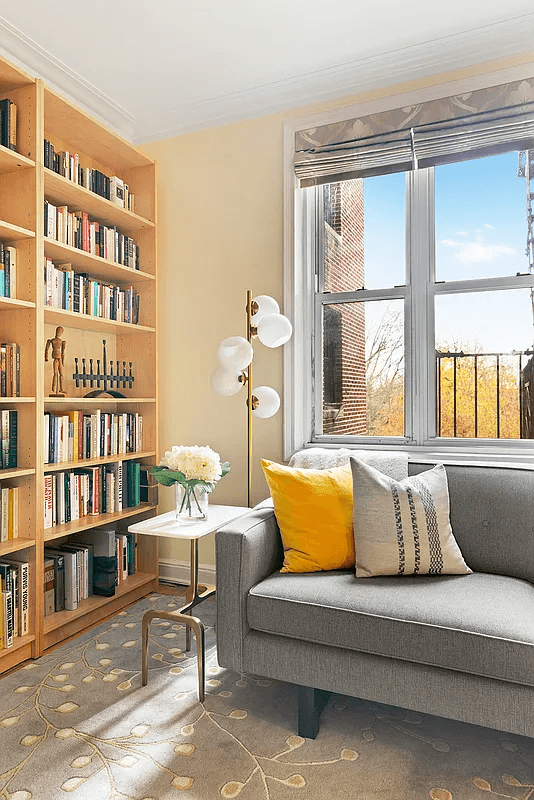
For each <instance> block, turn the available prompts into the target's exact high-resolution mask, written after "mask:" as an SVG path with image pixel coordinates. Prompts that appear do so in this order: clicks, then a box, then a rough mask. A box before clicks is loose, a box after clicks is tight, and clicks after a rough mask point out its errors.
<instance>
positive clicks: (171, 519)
mask: <svg viewBox="0 0 534 800" xmlns="http://www.w3.org/2000/svg"><path fill="white" fill-rule="evenodd" d="M249 511H250V508H245V507H244V506H215V505H210V506H208V518H207V519H206V520H204V521H203V522H179V521H178V520H177V519H176V512H175V511H169V512H167V513H166V514H159V515H158V516H157V517H151V518H150V519H146V520H143V521H142V522H137V523H136V524H135V525H130V526H129V528H128V531H129V532H130V533H137V534H143V535H148V536H164V537H165V538H168V539H189V540H190V542H191V559H190V565H189V576H190V577H189V586H188V587H187V589H186V594H185V597H186V603H185V605H183V606H182V607H181V608H179V609H178V610H177V611H147V612H145V614H144V615H143V631H142V640H141V647H142V682H143V686H146V684H147V682H148V636H149V632H150V623H151V622H152V620H153V619H167V620H171V621H172V622H176V621H179V622H182V623H183V624H184V625H185V629H186V646H185V649H186V651H188V650H190V649H191V629H193V633H194V635H195V641H196V645H197V666H198V694H199V699H200V702H203V701H204V671H205V652H204V625H203V624H202V621H201V620H200V619H198V618H197V617H193V616H192V615H191V611H192V609H193V608H194V607H195V606H196V605H198V603H200V602H201V601H202V600H205V599H206V598H207V597H211V595H213V594H215V586H213V585H203V584H200V585H199V583H198V540H199V539H201V538H202V537H203V536H207V535H208V534H210V533H214V532H215V531H217V530H218V529H219V528H222V527H224V525H228V524H229V523H230V522H233V521H234V520H236V519H238V518H239V517H243V516H244V515H245V514H247V513H248V512H249Z"/></svg>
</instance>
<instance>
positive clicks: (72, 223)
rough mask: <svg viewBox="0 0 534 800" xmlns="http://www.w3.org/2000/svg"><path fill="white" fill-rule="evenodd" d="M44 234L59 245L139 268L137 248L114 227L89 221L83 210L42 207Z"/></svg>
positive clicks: (47, 205)
mask: <svg viewBox="0 0 534 800" xmlns="http://www.w3.org/2000/svg"><path fill="white" fill-rule="evenodd" d="M44 235H45V236H46V237H47V238H48V239H55V240H56V241H57V242H61V243H62V244H68V245H70V246H71V247H76V248H77V249H78V250H84V251H85V252H86V253H90V254H91V255H93V256H99V257H100V258H105V259H107V260H108V261H113V262H114V263H115V264H121V265H122V266H123V267H130V269H140V262H139V245H137V244H136V243H135V242H134V240H133V239H132V238H131V236H127V235H126V234H125V233H121V232H120V231H119V230H117V227H116V226H115V225H113V226H110V225H104V223H102V222H98V221H96V220H91V219H89V215H88V214H87V212H86V211H69V209H68V207H67V206H55V205H53V204H52V203H50V202H49V201H48V200H45V204H44Z"/></svg>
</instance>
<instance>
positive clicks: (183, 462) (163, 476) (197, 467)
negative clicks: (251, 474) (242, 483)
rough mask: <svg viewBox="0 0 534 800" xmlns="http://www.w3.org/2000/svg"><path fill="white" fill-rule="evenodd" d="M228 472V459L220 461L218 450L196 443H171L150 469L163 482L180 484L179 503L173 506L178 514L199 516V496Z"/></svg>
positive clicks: (208, 490) (165, 484)
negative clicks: (172, 444) (169, 447)
mask: <svg viewBox="0 0 534 800" xmlns="http://www.w3.org/2000/svg"><path fill="white" fill-rule="evenodd" d="M229 472H230V464H229V462H228V461H225V462H224V463H221V458H220V456H219V454H218V453H216V452H215V451H214V450H212V449H211V447H207V446H206V447H199V446H198V445H192V446H191V447H187V446H184V445H180V446H178V445H174V446H173V447H172V449H171V450H167V452H166V453H165V455H164V456H163V458H162V459H161V461H160V462H159V466H157V467H151V469H150V473H151V474H152V475H154V476H155V478H156V480H157V481H158V483H161V484H162V485H163V486H172V485H173V484H179V486H180V487H181V488H182V492H181V494H180V497H181V499H180V507H178V506H177V514H178V516H181V515H184V514H185V516H188V517H195V516H200V517H201V518H204V517H205V512H204V514H202V511H201V499H202V496H203V495H208V494H209V493H210V492H212V491H213V490H214V488H215V484H216V482H217V481H219V480H220V479H221V478H224V476H225V475H227V474H228V473H229ZM204 499H207V498H204ZM195 506H196V507H197V508H196V510H197V512H198V513H197V514H195Z"/></svg>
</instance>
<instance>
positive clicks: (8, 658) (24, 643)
mask: <svg viewBox="0 0 534 800" xmlns="http://www.w3.org/2000/svg"><path fill="white" fill-rule="evenodd" d="M34 641H35V634H33V633H29V634H27V635H26V636H15V638H14V640H13V647H7V648H3V649H2V650H0V669H1V670H2V672H3V671H4V670H8V669H11V667H13V666H15V664H21V663H22V662H23V661H26V660H27V659H28V658H30V656H31V645H32V642H34Z"/></svg>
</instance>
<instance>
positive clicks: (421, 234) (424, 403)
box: [406, 168, 436, 444]
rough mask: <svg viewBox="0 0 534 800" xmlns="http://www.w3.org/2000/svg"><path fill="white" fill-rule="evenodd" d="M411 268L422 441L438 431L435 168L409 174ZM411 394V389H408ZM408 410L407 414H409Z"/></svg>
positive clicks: (415, 407)
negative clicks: (434, 290) (435, 367)
mask: <svg viewBox="0 0 534 800" xmlns="http://www.w3.org/2000/svg"><path fill="white" fill-rule="evenodd" d="M408 197H409V203H408V224H409V230H410V236H409V250H408V269H409V274H410V283H411V314H410V329H409V334H410V340H411V341H410V342H407V345H406V346H407V348H408V347H410V354H411V359H410V361H411V366H412V381H411V411H412V414H413V441H414V443H415V444H423V443H424V442H425V441H427V439H428V438H429V433H430V432H431V431H433V430H435V396H436V390H435V378H434V306H433V302H434V298H433V285H434V276H435V246H434V170H433V169H432V168H430V169H422V170H415V171H414V172H412V173H410V174H409V175H408ZM407 395H408V396H410V392H407ZM409 411H410V410H409V409H407V413H409Z"/></svg>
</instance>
